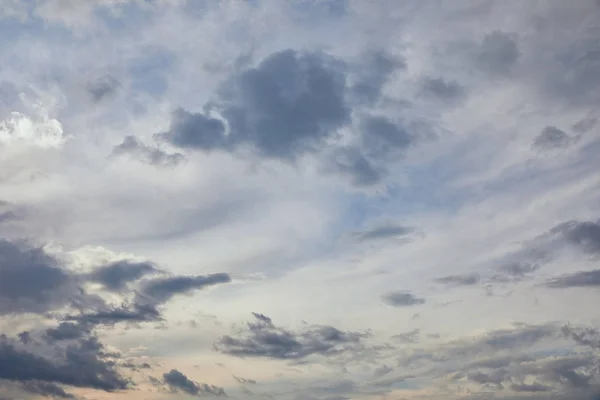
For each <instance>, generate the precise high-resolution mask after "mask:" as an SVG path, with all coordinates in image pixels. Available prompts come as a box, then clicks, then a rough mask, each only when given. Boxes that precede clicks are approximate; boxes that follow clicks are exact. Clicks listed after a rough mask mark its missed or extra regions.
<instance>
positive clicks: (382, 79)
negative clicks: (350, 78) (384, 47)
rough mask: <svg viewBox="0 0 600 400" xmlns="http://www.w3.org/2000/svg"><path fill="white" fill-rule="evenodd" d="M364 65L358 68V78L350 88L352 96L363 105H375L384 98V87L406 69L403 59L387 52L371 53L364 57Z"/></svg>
mask: <svg viewBox="0 0 600 400" xmlns="http://www.w3.org/2000/svg"><path fill="white" fill-rule="evenodd" d="M363 59H364V60H365V62H364V63H363V64H364V65H363V66H361V67H359V68H358V72H357V77H356V79H355V82H354V84H353V85H352V86H351V87H350V91H351V93H352V95H354V97H355V98H356V99H357V100H358V101H359V102H361V103H365V104H369V105H373V104H376V103H377V102H378V101H379V100H380V98H381V97H382V91H383V88H384V85H385V84H386V83H387V82H388V80H389V79H390V77H391V75H392V74H393V73H394V72H397V71H400V70H404V69H406V62H405V60H404V59H403V58H400V57H397V56H393V55H391V54H389V53H387V52H385V51H381V50H380V51H370V52H368V53H367V54H366V55H365V56H363Z"/></svg>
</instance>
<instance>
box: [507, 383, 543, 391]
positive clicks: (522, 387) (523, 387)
mask: <svg viewBox="0 0 600 400" xmlns="http://www.w3.org/2000/svg"><path fill="white" fill-rule="evenodd" d="M510 388H511V390H513V391H514V392H529V393H539V392H549V391H551V390H552V386H546V385H542V384H541V383H539V382H533V383H513V384H512V385H510Z"/></svg>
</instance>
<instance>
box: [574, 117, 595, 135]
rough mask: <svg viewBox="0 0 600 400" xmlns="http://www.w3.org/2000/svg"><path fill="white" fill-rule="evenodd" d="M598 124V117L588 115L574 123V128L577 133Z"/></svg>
mask: <svg viewBox="0 0 600 400" xmlns="http://www.w3.org/2000/svg"><path fill="white" fill-rule="evenodd" d="M596 124H598V119H597V118H593V117H587V118H584V119H582V120H580V121H577V123H575V124H573V126H572V128H573V130H574V131H575V132H577V133H585V132H588V131H589V130H591V129H592V128H593V127H594V126H596Z"/></svg>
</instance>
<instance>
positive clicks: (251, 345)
mask: <svg viewBox="0 0 600 400" xmlns="http://www.w3.org/2000/svg"><path fill="white" fill-rule="evenodd" d="M253 315H254V321H252V322H249V323H248V324H247V325H246V327H245V329H242V330H241V331H240V332H238V333H237V334H236V335H235V336H231V335H225V336H223V337H221V338H220V339H219V340H218V341H217V342H216V343H215V349H216V350H217V351H219V352H221V353H225V354H229V355H232V356H236V357H264V358H273V359H281V360H298V359H303V358H306V357H309V356H312V355H321V356H326V357H329V356H336V355H339V354H342V353H346V352H355V351H360V350H363V349H364V346H363V344H362V339H364V338H366V337H367V336H369V335H368V334H366V333H361V332H342V331H340V330H338V329H336V328H334V327H332V326H323V325H317V326H310V327H307V328H304V329H303V330H301V331H298V332H294V331H290V330H286V329H283V328H280V327H277V326H276V325H274V324H273V321H272V320H271V318H269V317H267V316H265V315H263V314H257V313H253Z"/></svg>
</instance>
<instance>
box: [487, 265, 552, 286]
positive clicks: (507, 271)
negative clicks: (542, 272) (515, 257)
mask: <svg viewBox="0 0 600 400" xmlns="http://www.w3.org/2000/svg"><path fill="white" fill-rule="evenodd" d="M538 269H540V266H539V265H538V264H530V263H521V262H514V263H510V264H505V265H502V266H501V267H500V268H498V272H497V273H496V274H494V275H493V276H492V277H491V278H490V279H489V281H490V282H494V283H516V282H520V281H522V280H524V279H526V278H527V277H528V276H530V275H531V274H533V273H534V272H535V271H537V270H538Z"/></svg>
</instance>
